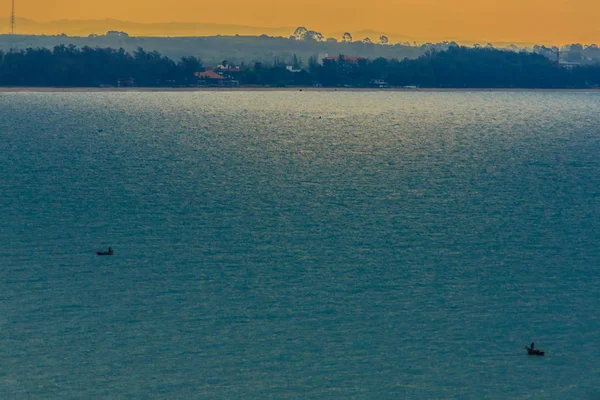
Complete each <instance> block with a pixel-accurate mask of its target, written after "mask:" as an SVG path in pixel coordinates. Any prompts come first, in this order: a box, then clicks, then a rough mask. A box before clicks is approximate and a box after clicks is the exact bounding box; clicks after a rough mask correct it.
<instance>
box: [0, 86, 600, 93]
mask: <svg viewBox="0 0 600 400" xmlns="http://www.w3.org/2000/svg"><path fill="white" fill-rule="evenodd" d="M154 92H163V93H164V92H173V93H177V92H407V93H431V92H433V93H446V92H447V93H452V92H497V93H527V92H535V93H543V92H549V93H553V92H566V93H600V88H596V89H533V88H532V89H527V88H323V87H281V88H275V87H257V86H248V87H243V86H242V87H223V88H217V87H210V88H206V87H204V88H201V87H189V88H165V87H128V88H118V87H108V88H100V87H0V93H154Z"/></svg>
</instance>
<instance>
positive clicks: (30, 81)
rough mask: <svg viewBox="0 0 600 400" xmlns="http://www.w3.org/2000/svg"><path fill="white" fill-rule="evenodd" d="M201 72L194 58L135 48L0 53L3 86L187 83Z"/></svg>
mask: <svg viewBox="0 0 600 400" xmlns="http://www.w3.org/2000/svg"><path fill="white" fill-rule="evenodd" d="M200 71H202V63H201V62H200V60H198V59H197V58H195V57H184V58H182V59H181V60H180V61H179V62H175V61H173V60H171V59H169V58H167V57H164V56H162V55H161V54H160V53H158V52H156V51H153V52H146V51H145V50H144V49H141V48H140V49H138V50H136V51H135V52H134V53H133V54H130V53H127V52H125V51H124V50H123V49H119V50H115V49H110V48H107V49H102V48H96V49H92V48H90V47H83V48H82V49H78V48H76V47H75V46H72V45H71V46H56V47H54V49H52V50H49V49H44V48H40V49H32V48H29V49H26V50H22V51H9V52H7V53H3V52H0V85H4V86H84V87H85V86H99V85H117V83H118V82H119V81H121V80H133V81H134V82H135V84H136V85H138V86H157V85H166V84H173V83H177V84H189V83H192V82H194V81H195V77H194V73H195V72H200Z"/></svg>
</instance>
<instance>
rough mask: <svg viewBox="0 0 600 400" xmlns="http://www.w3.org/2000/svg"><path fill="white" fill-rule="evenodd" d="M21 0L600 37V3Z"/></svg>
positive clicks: (160, 18)
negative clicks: (599, 20) (599, 21)
mask: <svg viewBox="0 0 600 400" xmlns="http://www.w3.org/2000/svg"><path fill="white" fill-rule="evenodd" d="M2 1H4V2H5V4H6V14H5V15H9V13H10V0H2ZM16 3H17V4H16V8H17V16H18V17H22V18H23V17H24V18H30V19H33V20H37V21H50V20H58V19H77V20H82V19H83V20H87V19H106V18H111V19H119V20H126V21H132V22H144V23H158V22H204V23H219V24H236V25H250V26H260V27H296V26H306V27H307V28H309V29H313V30H316V31H319V32H323V33H324V34H326V35H327V34H331V33H334V32H336V33H337V32H340V31H341V32H343V31H350V32H352V31H359V30H362V29H373V30H376V31H378V32H383V33H387V34H393V35H394V36H406V37H407V38H414V39H419V40H477V41H482V42H485V41H490V42H538V43H571V42H580V43H598V42H600V28H599V27H600V24H598V22H597V19H598V17H600V1H598V0H545V1H544V0H502V1H500V0H499V1H492V0H372V1H368V2H364V1H358V0H347V1H341V0H327V1H317V0H303V1H298V2H291V1H281V0H253V1H246V0H229V1H227V2H219V1H198V0H169V1H164V0H161V1H159V0H103V1H100V2H99V1H89V0H16ZM156 33H157V34H160V32H156ZM355 39H358V38H355Z"/></svg>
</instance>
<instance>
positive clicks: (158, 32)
mask: <svg viewBox="0 0 600 400" xmlns="http://www.w3.org/2000/svg"><path fill="white" fill-rule="evenodd" d="M0 26H5V27H8V26H9V18H8V17H4V18H0ZM294 29H296V26H280V27H265V26H251V25H236V24H216V23H204V22H158V23H144V22H131V21H125V20H119V19H90V20H75V19H63V20H55V21H46V22H42V21H36V20H33V19H29V18H21V17H17V30H16V33H17V34H21V35H61V34H65V35H67V36H88V35H91V34H98V35H102V34H105V33H106V32H108V31H122V32H127V33H128V34H129V36H136V37H147V36H152V37H182V36H217V35H222V36H235V35H241V36H260V35H263V34H264V35H268V36H281V37H286V38H287V37H289V36H290V35H291V34H292V32H294ZM320 32H322V34H323V35H324V36H325V37H326V38H330V37H331V38H335V39H337V40H340V39H341V38H342V36H343V35H344V33H345V32H346V31H341V30H330V31H328V30H321V31H320ZM350 32H351V33H352V36H353V37H354V40H362V39H364V38H366V37H369V38H371V40H373V41H375V42H376V41H377V40H378V38H379V36H381V35H385V36H387V37H388V38H389V40H390V42H391V43H406V42H409V43H411V44H412V43H413V42H415V41H416V42H417V43H420V44H421V43H425V42H428V41H435V42H442V41H455V42H458V43H461V44H465V45H473V44H476V43H480V44H486V43H488V42H489V43H493V44H494V45H497V46H506V45H509V44H515V45H517V46H519V47H525V46H532V45H534V44H549V43H546V42H544V41H541V42H536V43H533V42H523V41H518V42H507V41H491V40H485V38H483V39H482V38H468V37H467V38H461V37H457V36H453V35H447V36H441V37H439V38H428V37H419V36H415V35H410V34H409V33H407V32H388V31H378V30H376V29H361V30H350ZM1 33H8V28H7V30H6V31H4V32H2V31H1V30H0V34H1Z"/></svg>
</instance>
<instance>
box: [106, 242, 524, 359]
mask: <svg viewBox="0 0 600 400" xmlns="http://www.w3.org/2000/svg"><path fill="white" fill-rule="evenodd" d="M108 251H110V248H109V250H108ZM534 347H535V344H534V343H533V342H531V350H533V348H534Z"/></svg>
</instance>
